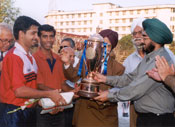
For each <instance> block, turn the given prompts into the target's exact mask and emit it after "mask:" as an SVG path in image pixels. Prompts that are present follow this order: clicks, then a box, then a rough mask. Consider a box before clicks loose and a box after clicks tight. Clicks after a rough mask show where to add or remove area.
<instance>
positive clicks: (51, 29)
mask: <svg viewBox="0 0 175 127" xmlns="http://www.w3.org/2000/svg"><path fill="white" fill-rule="evenodd" d="M41 31H47V32H53V33H54V36H55V34H56V30H55V29H54V27H53V26H51V25H49V24H44V25H41V26H39V28H38V36H39V37H40V36H41Z"/></svg>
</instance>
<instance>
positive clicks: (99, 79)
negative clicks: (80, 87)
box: [92, 72, 106, 83]
mask: <svg viewBox="0 0 175 127" xmlns="http://www.w3.org/2000/svg"><path fill="white" fill-rule="evenodd" d="M92 74H93V76H94V77H93V78H94V80H96V81H97V82H101V83H105V82H106V76H104V75H102V74H101V73H98V72H93V73H92Z"/></svg>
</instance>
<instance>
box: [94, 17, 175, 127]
mask: <svg viewBox="0 0 175 127" xmlns="http://www.w3.org/2000/svg"><path fill="white" fill-rule="evenodd" d="M143 28H144V32H143V34H142V35H143V40H144V42H143V44H144V51H145V53H146V54H147V55H146V56H145V57H144V58H143V60H142V61H141V63H140V64H139V65H138V66H137V68H136V69H135V70H134V71H133V72H132V73H129V74H124V75H122V76H107V77H105V76H103V75H100V74H95V79H96V80H97V81H99V82H104V83H106V84H109V85H111V86H115V87H120V88H121V89H120V90H119V91H117V92H109V91H105V92H102V93H99V96H98V97H96V98H95V99H96V100H99V101H106V100H110V101H112V102H115V101H126V100H131V101H135V102H134V106H135V109H136V111H137V112H138V118H137V126H138V127H143V126H144V127H147V126H148V127H161V126H168V127H169V126H175V120H174V116H173V112H174V103H175V99H174V96H173V94H172V92H171V91H169V90H168V89H167V88H166V87H165V86H164V85H163V84H162V83H160V82H156V81H155V80H152V79H151V78H149V77H148V76H147V75H146V71H147V70H150V69H152V68H154V66H155V56H156V55H160V56H164V57H165V58H166V59H167V60H168V62H169V63H173V61H172V59H171V58H170V56H169V54H168V53H167V51H166V50H165V48H164V44H169V43H171V42H172V38H173V36H172V33H171V31H170V30H169V29H168V27H167V26H166V25H165V24H164V23H163V22H161V21H160V20H158V19H155V18H153V19H146V20H145V21H144V22H143ZM122 87H123V88H122Z"/></svg>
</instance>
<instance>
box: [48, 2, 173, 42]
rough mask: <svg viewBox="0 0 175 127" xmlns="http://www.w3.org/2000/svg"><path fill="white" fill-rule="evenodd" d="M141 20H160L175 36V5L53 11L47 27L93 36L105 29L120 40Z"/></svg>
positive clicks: (97, 6) (109, 5) (95, 6)
mask: <svg viewBox="0 0 175 127" xmlns="http://www.w3.org/2000/svg"><path fill="white" fill-rule="evenodd" d="M138 17H145V18H153V17H154V18H158V19H160V20H161V21H163V22H164V23H166V24H167V26H168V27H169V28H170V29H171V31H172V32H173V35H174V34H175V5H151V6H137V7H120V6H117V5H114V4H112V3H99V4H93V9H92V10H87V11H60V10H57V11H49V12H48V15H46V16H45V18H46V23H48V24H50V25H53V26H54V27H55V28H56V30H57V32H64V33H70V34H77V35H87V36H88V35H90V34H93V33H96V32H99V31H100V30H102V29H112V30H115V31H117V32H118V33H119V39H120V38H122V37H123V36H125V35H128V34H130V26H131V24H132V21H133V19H135V18H138Z"/></svg>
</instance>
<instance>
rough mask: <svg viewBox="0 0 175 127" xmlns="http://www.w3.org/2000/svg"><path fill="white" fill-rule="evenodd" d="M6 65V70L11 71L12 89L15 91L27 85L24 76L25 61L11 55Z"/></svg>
mask: <svg viewBox="0 0 175 127" xmlns="http://www.w3.org/2000/svg"><path fill="white" fill-rule="evenodd" d="M5 63H7V64H4V65H5V69H7V70H9V72H7V73H9V74H8V75H9V80H11V81H10V82H11V87H12V89H13V90H14V91H15V90H16V89H17V88H20V87H22V86H24V85H25V84H26V79H25V78H24V74H23V65H24V64H23V61H22V60H21V58H20V57H19V56H16V55H11V56H9V57H8V58H7V59H6V61H5Z"/></svg>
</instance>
